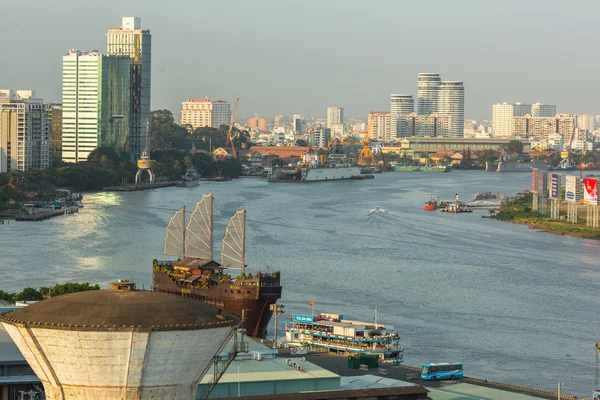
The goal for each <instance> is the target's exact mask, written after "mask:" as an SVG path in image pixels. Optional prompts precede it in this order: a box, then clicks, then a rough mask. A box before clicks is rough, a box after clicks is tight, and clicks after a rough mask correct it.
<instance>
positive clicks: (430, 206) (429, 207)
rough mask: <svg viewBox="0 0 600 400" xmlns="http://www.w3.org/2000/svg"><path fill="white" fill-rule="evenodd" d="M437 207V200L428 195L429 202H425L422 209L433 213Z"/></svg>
mask: <svg viewBox="0 0 600 400" xmlns="http://www.w3.org/2000/svg"><path fill="white" fill-rule="evenodd" d="M439 205H440V202H439V198H436V199H434V198H433V195H432V194H430V195H429V201H427V202H426V203H425V206H424V207H423V209H425V211H435V210H437V208H438V207H439Z"/></svg>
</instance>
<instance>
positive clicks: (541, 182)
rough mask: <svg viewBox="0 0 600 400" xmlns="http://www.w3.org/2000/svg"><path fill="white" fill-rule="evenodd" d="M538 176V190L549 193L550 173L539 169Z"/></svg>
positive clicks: (544, 193)
mask: <svg viewBox="0 0 600 400" xmlns="http://www.w3.org/2000/svg"><path fill="white" fill-rule="evenodd" d="M537 178H538V183H537V191H538V193H540V194H542V195H543V196H545V195H546V193H548V173H547V172H546V171H542V170H538V172H537Z"/></svg>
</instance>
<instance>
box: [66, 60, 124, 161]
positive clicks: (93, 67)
mask: <svg viewBox="0 0 600 400" xmlns="http://www.w3.org/2000/svg"><path fill="white" fill-rule="evenodd" d="M130 60H131V59H130V58H129V57H127V56H107V55H103V54H100V53H99V52H97V51H87V52H85V53H81V52H80V51H78V50H71V51H69V52H68V53H67V54H65V55H64V57H63V101H62V103H63V115H62V117H63V135H62V160H63V161H66V162H73V163H77V162H80V161H87V157H88V155H89V154H90V153H91V152H92V151H93V150H94V149H96V148H97V147H103V146H108V147H112V148H113V149H114V150H115V151H116V152H117V153H122V152H127V150H128V143H127V141H128V139H130V135H129V129H130V126H131V125H130V121H129V118H130V110H131V108H130V104H129V102H130V101H131V90H132V87H131V86H132V84H131V77H132V75H131V74H130Z"/></svg>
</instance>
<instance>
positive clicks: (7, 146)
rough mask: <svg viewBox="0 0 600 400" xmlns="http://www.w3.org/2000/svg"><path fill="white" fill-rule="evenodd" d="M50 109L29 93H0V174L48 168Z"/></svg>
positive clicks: (7, 91) (50, 138)
mask: <svg viewBox="0 0 600 400" xmlns="http://www.w3.org/2000/svg"><path fill="white" fill-rule="evenodd" d="M50 109H51V106H50V105H49V104H45V103H44V102H43V100H42V99H37V98H35V97H34V92H33V91H31V90H16V91H14V90H10V89H3V90H0V173H4V172H8V171H10V170H15V171H21V172H24V171H27V170H28V169H31V168H39V169H44V168H48V167H49V166H50V143H51V140H52V137H51V125H50V122H49V118H48V116H49V114H50Z"/></svg>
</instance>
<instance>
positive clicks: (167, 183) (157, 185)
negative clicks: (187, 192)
mask: <svg viewBox="0 0 600 400" xmlns="http://www.w3.org/2000/svg"><path fill="white" fill-rule="evenodd" d="M175 184H176V182H175V181H165V182H154V183H140V184H138V185H136V184H130V185H121V186H107V187H105V188H104V189H103V190H104V191H106V192H135V191H137V190H150V189H158V188H163V187H169V186H175Z"/></svg>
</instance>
